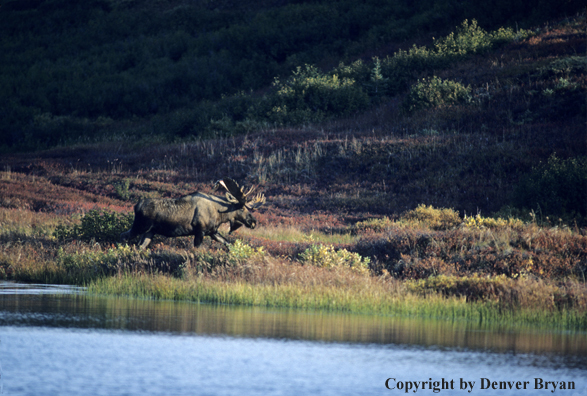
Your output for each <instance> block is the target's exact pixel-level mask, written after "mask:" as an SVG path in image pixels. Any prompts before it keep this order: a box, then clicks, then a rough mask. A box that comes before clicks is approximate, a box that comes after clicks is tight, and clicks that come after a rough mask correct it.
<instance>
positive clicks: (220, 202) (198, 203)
mask: <svg viewBox="0 0 587 396" xmlns="http://www.w3.org/2000/svg"><path fill="white" fill-rule="evenodd" d="M134 209H135V219H134V222H133V225H132V228H131V229H130V230H128V231H126V232H123V233H122V234H120V237H121V239H122V240H123V241H126V240H128V239H132V238H134V237H136V236H139V235H140V236H141V241H140V248H141V249H145V248H146V247H147V246H148V245H149V243H150V242H151V239H152V238H153V236H154V235H156V234H158V235H163V236H166V237H177V236H188V235H193V236H194V247H198V246H200V244H201V243H202V241H203V240H204V236H205V235H207V236H209V237H211V238H212V239H214V240H215V241H218V242H221V243H224V244H227V245H228V244H229V243H228V241H227V240H226V239H225V238H224V237H223V236H222V235H220V234H219V233H218V227H220V225H221V224H224V223H228V222H229V223H230V232H233V231H235V230H236V229H238V228H239V227H241V226H242V225H245V226H246V227H249V228H255V226H256V224H257V220H256V219H255V218H254V217H253V215H252V214H251V212H250V211H249V210H248V209H247V208H246V207H245V206H244V205H241V204H238V203H231V202H229V201H228V200H227V199H225V198H221V197H218V196H215V195H208V194H203V193H194V194H190V195H186V196H183V197H181V198H177V199H141V200H140V201H139V202H138V203H137V204H136V205H135V208H134Z"/></svg>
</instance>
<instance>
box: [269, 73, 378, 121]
mask: <svg viewBox="0 0 587 396" xmlns="http://www.w3.org/2000/svg"><path fill="white" fill-rule="evenodd" d="M273 87H274V89H275V93H274V94H273V95H272V97H271V102H272V108H271V111H270V113H269V114H268V116H269V118H270V119H271V120H272V121H274V122H277V123H282V124H283V123H293V124H300V123H304V122H312V121H320V120H322V119H324V118H327V117H330V116H334V115H343V114H350V113H353V112H356V111H358V110H362V109H364V108H366V107H367V105H368V104H369V97H368V96H367V94H366V93H365V92H364V91H363V89H362V88H361V87H360V86H359V85H358V84H356V83H355V80H353V79H351V78H348V77H343V78H340V77H339V75H338V74H330V75H328V74H324V73H322V72H321V71H320V70H318V68H316V67H315V66H311V65H305V66H304V67H298V68H297V70H296V71H295V72H293V74H292V75H291V76H290V77H289V78H288V79H287V80H286V81H281V80H279V79H278V78H276V79H275V81H274V82H273Z"/></svg>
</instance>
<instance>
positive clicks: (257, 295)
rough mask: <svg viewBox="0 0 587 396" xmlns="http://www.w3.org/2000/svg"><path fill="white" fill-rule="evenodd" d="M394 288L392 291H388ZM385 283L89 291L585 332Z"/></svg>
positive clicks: (100, 286) (575, 314)
mask: <svg viewBox="0 0 587 396" xmlns="http://www.w3.org/2000/svg"><path fill="white" fill-rule="evenodd" d="M390 288H394V289H395V292H390ZM401 289H403V287H401V286H398V285H395V286H394V287H392V286H390V285H387V284H385V283H383V284H381V283H377V284H370V285H369V287H368V288H353V287H340V286H327V285H294V284H281V285H264V284H249V283H245V282H224V281H218V280H209V279H193V280H180V279H175V278H170V277H167V276H162V275H140V276H132V275H122V276H118V277H110V278H104V279H100V280H98V281H96V282H93V283H91V284H90V285H89V289H88V290H89V292H90V293H95V294H106V295H117V296H126V297H135V298H153V299H165V300H187V301H195V302H206V303H215V304H238V305H250V306H261V307H280V308H298V309H310V310H327V311H340V312H350V313H361V314H376V315H385V316H403V317H419V318H435V319H444V320H465V321H472V322H474V323H493V324H503V325H510V326H516V325H532V326H536V327H549V328H559V329H569V330H585V329H587V314H586V313H585V312H584V311H583V310H577V309H566V308H564V309H560V310H555V311H545V310H542V309H536V308H514V307H509V308H504V307H503V306H501V305H500V304H499V303H497V302H493V301H484V302H475V303H470V302H469V303H468V302H467V301H466V298H465V297H448V298H447V297H443V296H441V295H439V294H433V295H428V296H426V297H423V296H421V295H417V294H412V293H409V292H406V290H405V289H404V290H403V292H402V293H400V292H399V290H401Z"/></svg>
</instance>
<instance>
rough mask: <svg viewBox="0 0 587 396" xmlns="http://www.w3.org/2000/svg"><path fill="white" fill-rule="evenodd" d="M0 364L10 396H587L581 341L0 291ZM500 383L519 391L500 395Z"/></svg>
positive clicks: (10, 288) (586, 337) (64, 291)
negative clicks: (409, 395) (435, 383)
mask: <svg viewBox="0 0 587 396" xmlns="http://www.w3.org/2000/svg"><path fill="white" fill-rule="evenodd" d="M0 364H1V369H2V372H1V374H2V375H1V377H0V385H1V386H2V393H3V394H6V395H393V394H396V395H397V394H405V393H406V388H407V387H409V386H411V387H412V389H410V390H409V393H410V394H417V395H418V394H419V395H422V394H426V395H432V394H441V395H471V394H474V395H510V394H511V395H541V394H544V395H547V394H553V392H552V390H553V384H552V383H549V384H548V389H544V386H545V384H546V382H547V381H549V382H553V381H556V382H557V389H556V390H554V394H563V395H587V334H585V333H565V334H561V333H557V332H546V331H533V330H531V329H519V330H516V331H511V330H509V331H506V330H504V329H500V328H483V327H479V326H475V325H473V324H466V323H450V322H437V321H422V320H407V319H398V318H389V317H375V316H363V315H341V314H324V313H318V312H304V311H288V310H266V309H256V308H237V307H228V306H212V305H204V304H191V303H173V302H153V301H141V300H126V299H116V298H97V297H87V296H84V295H83V292H82V291H79V290H76V289H74V288H69V287H51V286H34V285H33V286H28V285H15V284H13V283H2V282H0ZM536 378H539V379H541V380H542V387H543V388H542V389H539V390H536V389H534V388H535V386H536V380H535V379H536ZM388 379H389V380H388ZM443 379H444V380H445V381H446V382H445V384H444V386H445V389H441V390H439V391H437V392H434V390H433V389H434V381H439V383H438V384H437V385H438V388H442V382H441V381H442V380H443ZM386 381H387V384H388V386H389V387H390V388H395V389H387V388H386ZM417 381H420V382H419V383H418V390H417V391H416V392H415V393H414V392H413V391H414V389H415V386H416V382H417ZM422 381H425V382H426V389H422ZM451 381H452V383H451ZM488 381H497V383H496V384H495V386H496V387H497V388H498V389H492V388H491V383H489V384H488ZM500 381H501V382H503V384H502V385H503V386H506V387H508V386H509V385H508V384H507V381H510V383H511V385H512V386H513V387H514V389H513V390H510V389H501V390H500V389H499V386H500ZM517 381H520V383H519V384H518V385H519V386H520V387H521V388H522V389H519V390H518V389H515V387H516V382H517ZM524 381H527V383H526V384H525V385H526V389H523V386H524ZM461 382H462V384H461ZM465 382H467V383H468V384H467V387H466V389H463V390H462V389H461V387H464V386H465ZM473 382H474V384H472V385H473V389H472V392H468V391H469V390H471V387H470V384H471V383H473ZM561 382H562V383H564V385H565V386H566V387H571V386H573V385H574V387H575V389H574V390H572V389H571V390H567V389H560V388H561ZM538 384H540V382H538ZM430 387H432V388H433V389H429V388H430ZM398 388H401V389H398ZM438 388H437V389H438ZM447 388H448V389H447ZM483 388H486V389H483Z"/></svg>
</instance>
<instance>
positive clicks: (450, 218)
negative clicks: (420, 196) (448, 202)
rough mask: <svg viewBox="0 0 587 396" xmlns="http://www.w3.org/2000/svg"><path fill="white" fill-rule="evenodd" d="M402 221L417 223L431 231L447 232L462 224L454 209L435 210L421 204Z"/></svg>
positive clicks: (405, 215)
mask: <svg viewBox="0 0 587 396" xmlns="http://www.w3.org/2000/svg"><path fill="white" fill-rule="evenodd" d="M402 220H404V221H408V222H419V223H421V224H424V225H426V226H428V227H430V228H431V229H433V230H448V229H451V228H455V227H457V226H459V225H460V224H461V223H462V219H461V217H460V216H459V213H458V212H456V211H455V210H454V209H435V208H433V207H432V206H426V205H423V204H420V205H418V207H417V208H416V209H413V210H410V211H408V212H406V213H405V214H404V215H403V216H402Z"/></svg>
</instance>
